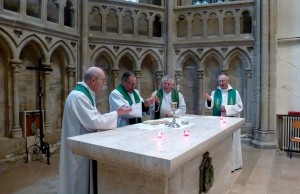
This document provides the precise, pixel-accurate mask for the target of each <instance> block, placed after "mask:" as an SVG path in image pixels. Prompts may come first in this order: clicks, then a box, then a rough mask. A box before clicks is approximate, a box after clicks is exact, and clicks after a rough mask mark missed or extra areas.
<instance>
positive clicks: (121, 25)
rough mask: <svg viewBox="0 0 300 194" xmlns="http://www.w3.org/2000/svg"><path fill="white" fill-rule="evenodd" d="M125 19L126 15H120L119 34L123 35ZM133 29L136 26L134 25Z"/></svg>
mask: <svg viewBox="0 0 300 194" xmlns="http://www.w3.org/2000/svg"><path fill="white" fill-rule="evenodd" d="M123 18H124V14H122V13H120V14H119V15H118V33H119V34H123ZM133 29H135V25H133Z"/></svg>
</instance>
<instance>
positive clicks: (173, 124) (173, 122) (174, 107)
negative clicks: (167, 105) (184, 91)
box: [169, 102, 180, 128]
mask: <svg viewBox="0 0 300 194" xmlns="http://www.w3.org/2000/svg"><path fill="white" fill-rule="evenodd" d="M171 109H172V114H173V120H172V122H171V123H170V125H169V127H173V128H178V127H180V125H179V124H178V123H176V115H175V111H176V109H177V102H171Z"/></svg>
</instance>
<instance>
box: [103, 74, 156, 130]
mask: <svg viewBox="0 0 300 194" xmlns="http://www.w3.org/2000/svg"><path fill="white" fill-rule="evenodd" d="M135 86H136V77H135V75H134V74H133V73H132V72H130V71H127V72H125V73H123V75H122V77H121V83H120V84H119V85H118V86H117V88H116V89H114V90H113V91H112V92H111V93H110V95H109V107H110V111H114V110H116V109H117V108H118V107H120V106H126V107H131V108H132V111H130V112H129V113H127V114H124V115H121V116H118V127H122V126H126V125H132V124H136V123H141V122H142V114H143V112H145V113H146V112H148V110H149V106H150V105H151V104H153V103H154V102H155V101H157V100H158V99H157V98H156V97H155V96H154V97H151V98H148V99H147V100H145V101H144V100H143V98H142V97H141V95H140V92H139V91H138V90H137V89H135Z"/></svg>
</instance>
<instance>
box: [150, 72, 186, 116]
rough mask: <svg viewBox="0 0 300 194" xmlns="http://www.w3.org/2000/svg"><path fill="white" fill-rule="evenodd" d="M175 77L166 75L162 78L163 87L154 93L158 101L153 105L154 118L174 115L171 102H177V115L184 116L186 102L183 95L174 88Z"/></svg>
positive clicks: (152, 114) (152, 113)
mask: <svg viewBox="0 0 300 194" xmlns="http://www.w3.org/2000/svg"><path fill="white" fill-rule="evenodd" d="M174 84H175V82H174V79H173V78H171V77H170V76H168V75H166V76H164V77H163V78H162V80H161V85H162V86H161V88H160V89H158V90H157V91H155V92H153V93H152V96H156V97H157V98H158V101H157V102H156V103H155V104H154V105H152V106H151V111H150V112H151V117H152V119H160V118H164V117H173V111H172V108H171V102H176V103H177V107H176V110H175V116H183V115H184V114H185V112H186V104H185V101H184V97H183V95H182V94H181V93H180V92H179V91H178V90H176V89H175V88H174Z"/></svg>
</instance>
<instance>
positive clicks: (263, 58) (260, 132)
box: [251, 0, 277, 149]
mask: <svg viewBox="0 0 300 194" xmlns="http://www.w3.org/2000/svg"><path fill="white" fill-rule="evenodd" d="M259 6H260V7H261V9H258V10H259V12H258V14H259V15H258V17H257V18H261V20H260V21H261V23H259V24H260V25H259V24H258V25H257V26H258V28H259V29H258V30H260V31H261V33H260V36H259V37H257V39H258V44H257V45H258V47H259V49H258V52H259V51H260V53H259V54H260V55H258V58H259V57H260V60H258V61H257V62H258V63H257V64H258V66H257V67H258V68H257V69H259V70H258V74H257V76H256V77H260V80H259V81H260V82H259V85H258V86H259V87H258V91H257V92H258V93H260V98H259V97H258V99H257V100H258V103H257V111H258V113H256V119H257V120H258V121H259V123H258V126H257V127H258V128H257V129H254V130H253V140H252V141H251V144H252V145H253V146H255V147H258V148H271V149H273V148H276V142H275V140H276V135H275V130H276V129H275V126H276V109H275V107H276V101H275V99H276V93H275V91H276V76H274V74H276V72H275V69H276V67H274V68H275V69H272V68H273V66H274V64H275V63H273V62H274V61H271V60H270V59H272V57H274V56H272V55H273V54H274V53H275V52H276V51H275V50H276V48H275V45H274V40H275V39H274V36H275V28H276V21H275V20H274V19H273V18H274V17H275V16H274V14H276V13H277V10H276V1H274V2H273V1H269V0H261V1H258V3H257V7H259ZM275 18H276V17H275ZM273 52H274V53H273ZM273 70H274V71H273ZM274 94H275V95H274ZM259 100H260V101H259Z"/></svg>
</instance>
